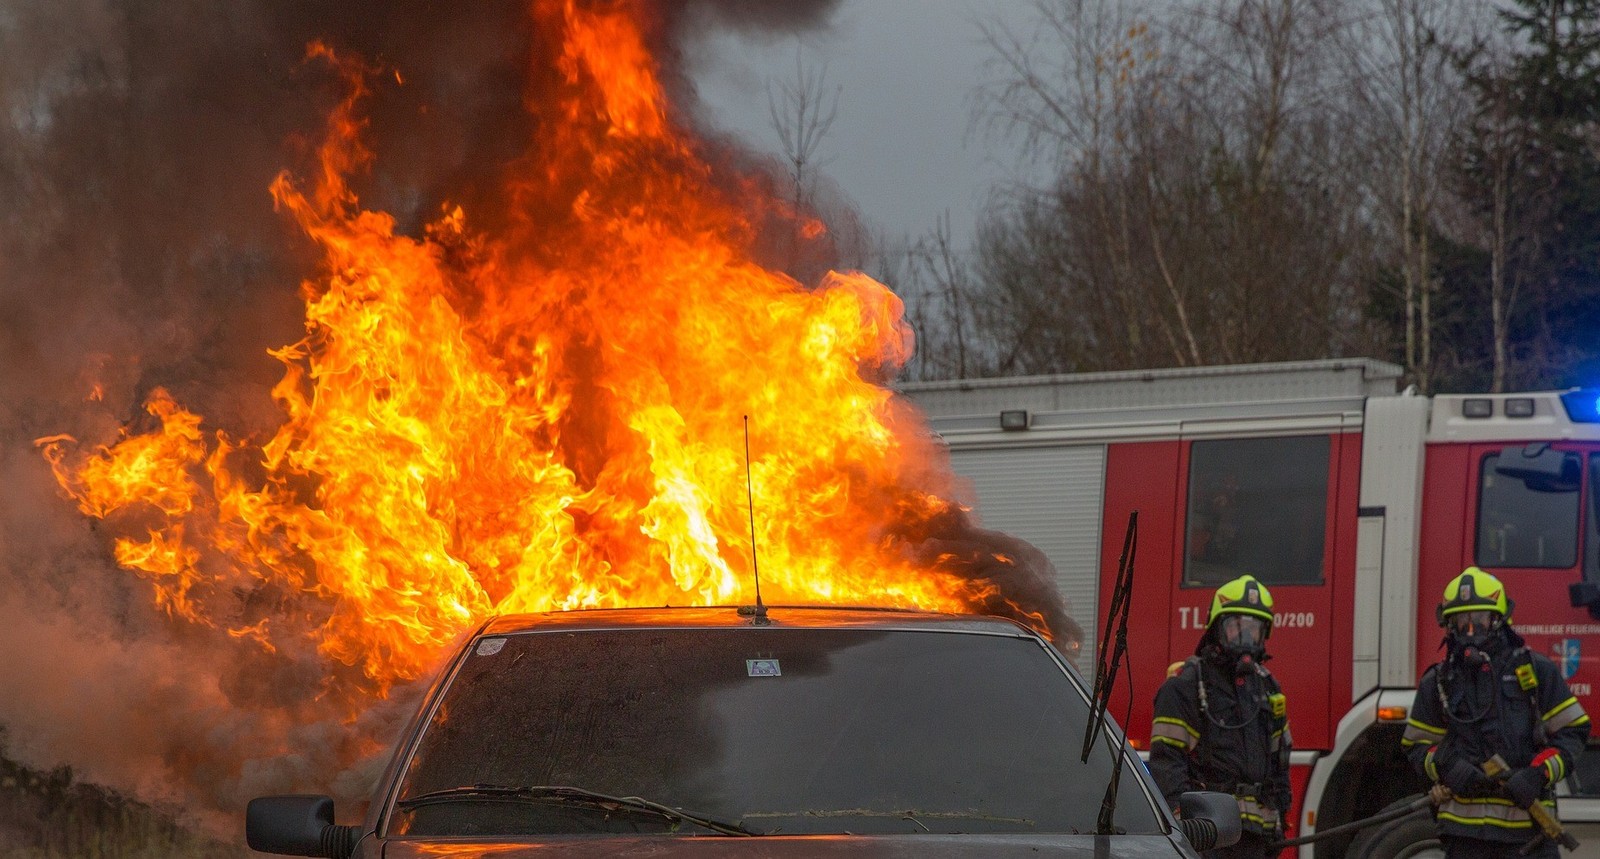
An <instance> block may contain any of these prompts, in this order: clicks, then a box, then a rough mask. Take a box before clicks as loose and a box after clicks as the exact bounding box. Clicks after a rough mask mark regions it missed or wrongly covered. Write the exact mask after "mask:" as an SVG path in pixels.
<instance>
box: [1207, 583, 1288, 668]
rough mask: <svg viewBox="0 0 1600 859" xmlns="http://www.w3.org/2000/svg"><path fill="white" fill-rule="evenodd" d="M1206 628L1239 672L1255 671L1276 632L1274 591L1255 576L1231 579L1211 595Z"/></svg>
mask: <svg viewBox="0 0 1600 859" xmlns="http://www.w3.org/2000/svg"><path fill="white" fill-rule="evenodd" d="M1206 628H1207V629H1208V630H1210V632H1211V637H1212V641H1213V643H1214V644H1215V645H1216V646H1217V648H1218V649H1220V650H1221V652H1222V653H1223V654H1225V655H1227V656H1228V657H1230V658H1231V659H1232V660H1233V666H1234V673H1235V674H1237V675H1238V676H1241V677H1243V676H1246V675H1248V674H1254V673H1255V671H1256V666H1257V665H1259V664H1260V663H1261V661H1262V659H1264V658H1265V657H1266V654H1267V637H1268V636H1270V635H1271V634H1272V594H1271V593H1270V592H1268V591H1267V587H1266V585H1263V584H1261V582H1259V581H1257V580H1256V578H1255V577H1254V576H1248V575H1246V576H1240V577H1239V578H1237V579H1234V580H1233V581H1231V582H1228V583H1227V584H1225V585H1223V586H1222V587H1220V588H1217V592H1216V593H1215V594H1214V595H1213V596H1212V597H1211V613H1210V615H1208V616H1207V619H1206Z"/></svg>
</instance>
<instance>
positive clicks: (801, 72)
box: [767, 42, 843, 209]
mask: <svg viewBox="0 0 1600 859" xmlns="http://www.w3.org/2000/svg"><path fill="white" fill-rule="evenodd" d="M827 78H828V69H827V66H826V65H824V66H822V67H821V68H815V67H809V66H807V65H806V63H805V57H804V55H803V52H802V50H801V47H800V43H799V42H796V43H795V49H794V77H793V78H792V79H789V80H785V81H780V82H778V83H777V84H776V90H774V87H773V85H771V84H769V85H768V87H767V109H768V112H769V113H770V115H771V118H772V130H773V131H774V132H776V133H777V135H778V141H779V144H780V145H781V146H782V148H783V157H784V160H785V162H786V163H787V164H788V167H789V178H790V180H791V181H792V183H793V194H794V196H793V198H792V201H793V203H794V206H795V208H796V209H804V208H808V207H810V206H811V204H812V199H813V196H814V194H815V191H816V182H817V176H818V174H819V172H820V171H821V169H822V168H823V167H824V166H826V164H827V163H828V161H830V160H831V159H830V158H826V157H823V156H822V154H821V152H822V143H823V141H824V140H825V139H827V136H828V132H829V131H831V130H832V129H833V121H834V117H835V116H836V115H837V114H838V111H839V96H840V94H841V93H842V91H843V88H842V87H838V86H835V87H833V89H832V92H829V88H828V83H827Z"/></svg>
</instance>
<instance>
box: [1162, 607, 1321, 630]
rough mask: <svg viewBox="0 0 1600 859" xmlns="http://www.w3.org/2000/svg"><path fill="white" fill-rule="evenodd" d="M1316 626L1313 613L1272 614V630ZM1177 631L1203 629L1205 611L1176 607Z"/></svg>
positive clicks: (1204, 626)
mask: <svg viewBox="0 0 1600 859" xmlns="http://www.w3.org/2000/svg"><path fill="white" fill-rule="evenodd" d="M1316 625H1317V613H1316V612H1314V611H1281V612H1273V613H1272V628H1273V629H1309V628H1311V627H1314V626H1316ZM1178 628H1179V629H1205V628H1206V610H1205V608H1203V607H1200V606H1186V605H1181V606H1178Z"/></svg>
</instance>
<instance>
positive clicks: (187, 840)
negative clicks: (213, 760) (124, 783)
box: [0, 757, 260, 859]
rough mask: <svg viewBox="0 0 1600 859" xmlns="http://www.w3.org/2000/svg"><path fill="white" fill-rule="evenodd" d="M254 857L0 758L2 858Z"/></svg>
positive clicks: (140, 807) (133, 805)
mask: <svg viewBox="0 0 1600 859" xmlns="http://www.w3.org/2000/svg"><path fill="white" fill-rule="evenodd" d="M252 855H260V854H252V853H251V852H250V851H248V850H246V849H244V848H243V847H239V846H235V845H229V844H222V843H218V842H216V841H214V840H212V839H210V838H208V837H205V836H202V835H198V834H196V833H194V832H191V831H189V830H187V829H185V828H183V827H182V826H180V825H179V824H178V823H177V822H176V821H175V820H174V819H173V818H172V816H171V815H169V814H164V813H162V812H160V811H158V810H156V809H153V808H151V807H150V806H148V805H145V804H144V803H140V802H134V801H133V800H129V799H127V798H125V797H122V796H120V795H119V794H116V793H114V792H112V791H109V790H106V789H104V788H101V787H98V786H96V785H92V784H85V783H82V782H77V781H74V780H73V777H72V771H71V770H70V769H67V768H60V769H56V770H53V771H51V772H47V773H46V772H39V771H36V770H31V769H28V768H26V767H23V766H21V765H20V764H17V763H15V762H14V761H11V760H9V759H7V758H5V757H0V856H5V857H10V859H80V857H81V859H202V857H204V859H232V857H241V859H242V857H247V856H252Z"/></svg>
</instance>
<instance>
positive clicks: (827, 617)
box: [478, 606, 1038, 638]
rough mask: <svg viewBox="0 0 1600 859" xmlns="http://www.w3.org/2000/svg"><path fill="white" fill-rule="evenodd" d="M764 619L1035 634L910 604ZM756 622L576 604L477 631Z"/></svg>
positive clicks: (809, 609)
mask: <svg viewBox="0 0 1600 859" xmlns="http://www.w3.org/2000/svg"><path fill="white" fill-rule="evenodd" d="M766 620H767V623H766V624H764V625H763V626H765V627H767V628H776V629H846V628H849V629H861V628H870V629H900V630H920V631H924V632H926V631H939V632H969V633H973V632H976V633H986V634H989V635H1011V636H1019V637H1029V638H1037V637H1038V636H1037V635H1036V634H1035V633H1034V632H1033V631H1032V630H1029V629H1027V628H1026V627H1024V626H1022V625H1021V624H1019V623H1017V622H1016V621H1013V620H1009V619H1007V618H1001V617H989V616H985V615H964V614H944V613H940V612H928V611H917V610H911V609H892V608H852V607H848V606H839V607H818V606H767V615H766ZM756 625H757V624H756V618H755V615H754V612H753V610H752V608H751V607H749V606H744V607H736V606H715V607H687V606H685V607H666V608H614V609H577V610H572V611H552V612H542V613H533V614H510V615H501V616H499V617H495V618H492V619H491V620H489V621H488V622H487V623H486V624H484V626H483V628H482V629H481V630H480V631H479V633H478V634H479V635H509V634H514V633H522V632H545V631H549V630H552V629H563V630H569V631H571V630H579V629H583V630H599V629H628V628H649V629H664V628H674V629H691V628H699V629H715V628H737V627H748V626H756Z"/></svg>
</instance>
